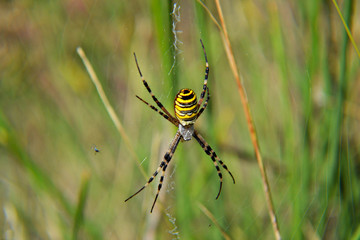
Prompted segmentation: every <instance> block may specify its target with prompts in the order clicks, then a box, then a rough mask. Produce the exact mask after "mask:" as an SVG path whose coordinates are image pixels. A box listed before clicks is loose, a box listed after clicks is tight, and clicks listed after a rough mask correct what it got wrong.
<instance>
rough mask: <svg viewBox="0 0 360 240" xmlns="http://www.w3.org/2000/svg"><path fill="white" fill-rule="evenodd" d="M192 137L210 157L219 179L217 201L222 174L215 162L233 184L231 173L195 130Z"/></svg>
mask: <svg viewBox="0 0 360 240" xmlns="http://www.w3.org/2000/svg"><path fill="white" fill-rule="evenodd" d="M193 137H194V138H195V139H196V141H198V142H199V144H200V146H201V147H202V148H203V149H204V151H205V153H206V154H207V155H209V156H210V157H211V159H212V161H213V163H214V165H215V168H216V171H217V172H218V175H219V178H220V189H219V193H218V195H217V196H216V199H218V198H219V196H220V192H221V188H222V174H221V171H220V168H219V166H218V164H217V162H216V161H218V162H219V163H220V165H221V166H222V167H223V168H224V169H225V170H226V171H227V172H228V173H229V174H230V176H231V177H232V179H233V182H234V183H235V179H234V176H233V175H232V174H231V172H230V171H229V169H228V167H227V166H226V165H225V164H224V162H223V161H221V159H220V158H219V157H218V156H217V155H216V153H215V152H214V150H213V149H212V148H211V147H210V145H209V144H208V143H207V142H206V141H205V139H204V138H203V137H202V136H201V135H200V134H199V133H198V132H197V131H196V130H195V131H194V133H193Z"/></svg>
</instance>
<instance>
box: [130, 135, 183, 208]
mask: <svg viewBox="0 0 360 240" xmlns="http://www.w3.org/2000/svg"><path fill="white" fill-rule="evenodd" d="M180 139H181V134H180V132H179V131H177V132H176V135H175V138H174V139H173V141H172V142H171V144H170V149H169V150H168V151H167V152H166V153H165V155H164V159H163V160H162V161H161V163H160V166H159V167H158V168H157V169H156V171H155V172H154V174H153V175H152V176H151V177H150V179H149V180H148V181H147V183H146V184H145V185H144V186H143V187H142V188H140V190H139V191H137V192H136V193H134V194H133V195H131V196H130V197H128V198H127V199H126V200H125V202H126V201H128V200H130V199H131V198H132V197H134V196H135V195H136V194H138V193H139V192H141V191H142V190H144V188H146V187H147V186H148V185H149V184H150V183H151V182H152V181H153V180H154V178H155V177H156V175H157V174H158V173H159V171H160V170H161V169H162V174H161V177H160V182H159V185H158V190H157V193H156V196H155V199H154V202H153V205H152V207H151V210H150V213H152V211H153V209H154V206H155V203H156V200H157V199H158V196H159V193H160V190H161V187H162V184H163V181H164V177H165V171H166V168H167V166H168V164H169V162H170V160H171V158H172V156H173V155H174V153H175V150H176V147H177V146H178V144H179V142H180Z"/></svg>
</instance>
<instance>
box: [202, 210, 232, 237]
mask: <svg viewBox="0 0 360 240" xmlns="http://www.w3.org/2000/svg"><path fill="white" fill-rule="evenodd" d="M199 207H200V210H201V211H202V212H203V213H204V214H205V215H206V216H207V217H208V218H209V219H210V220H211V221H212V222H213V223H214V224H215V226H216V227H217V228H218V229H219V230H220V232H221V234H222V236H223V237H224V239H226V240H230V239H231V238H230V237H229V235H227V233H226V232H225V231H224V229H223V228H222V227H221V226H220V225H219V223H218V222H217V221H216V219H215V217H214V215H212V214H211V212H210V211H209V210H208V209H207V208H206V207H205V206H204V205H202V204H201V203H199Z"/></svg>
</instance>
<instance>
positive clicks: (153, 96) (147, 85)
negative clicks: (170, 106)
mask: <svg viewBox="0 0 360 240" xmlns="http://www.w3.org/2000/svg"><path fill="white" fill-rule="evenodd" d="M134 57H135V63H136V67H137V69H138V71H139V74H140V77H141V80H142V82H143V84H144V86H145V87H146V89H147V90H148V92H149V93H150V95H151V97H152V99H153V100H154V102H155V103H156V104H157V105H158V106H159V108H160V109H161V110H162V111H163V112H164V113H165V114H166V115H168V116H169V117H170V118H172V119H175V117H173V116H172V115H171V114H170V113H169V111H168V110H166V108H165V107H164V106H163V105H162V103H161V102H160V101H159V100H158V99H157V98H156V97H155V95H154V94H153V93H152V91H151V89H150V86H149V84H148V83H147V82H146V80H145V78H144V76H143V75H142V73H141V70H140V67H139V64H138V61H137V58H136V55H135V53H134Z"/></svg>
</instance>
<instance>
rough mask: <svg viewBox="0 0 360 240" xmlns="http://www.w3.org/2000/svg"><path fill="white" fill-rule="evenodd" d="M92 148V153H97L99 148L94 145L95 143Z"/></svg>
mask: <svg viewBox="0 0 360 240" xmlns="http://www.w3.org/2000/svg"><path fill="white" fill-rule="evenodd" d="M92 149H93V150H94V153H95V154H97V153H99V152H100V150H99V149H98V148H97V147H96V145H93V146H92Z"/></svg>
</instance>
